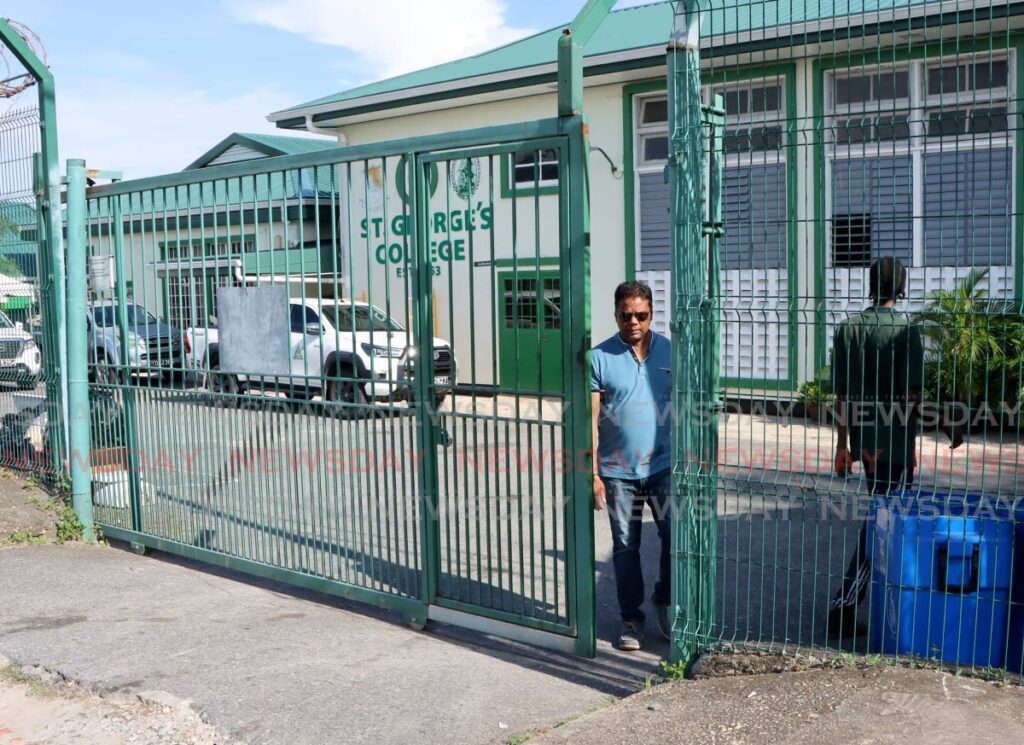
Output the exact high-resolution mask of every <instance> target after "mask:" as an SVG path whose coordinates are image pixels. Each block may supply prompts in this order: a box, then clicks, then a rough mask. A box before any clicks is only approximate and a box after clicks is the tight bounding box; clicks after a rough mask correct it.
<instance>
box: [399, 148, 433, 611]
mask: <svg viewBox="0 0 1024 745" xmlns="http://www.w3.org/2000/svg"><path fill="white" fill-rule="evenodd" d="M400 167H404V168H407V169H408V171H407V172H406V180H405V183H407V184H412V199H411V200H409V201H410V205H409V212H410V215H409V218H410V221H411V223H412V225H413V226H414V230H413V235H412V257H413V263H412V265H411V266H410V267H409V268H410V269H411V272H410V274H411V276H412V316H413V329H414V330H415V337H414V339H415V344H416V374H415V376H414V378H413V385H414V386H415V388H416V419H417V424H418V425H419V431H420V449H421V453H420V455H422V457H420V458H419V487H420V494H419V500H420V536H421V539H422V548H421V551H422V559H423V568H422V572H421V575H420V601H421V602H422V603H423V605H424V607H425V606H427V605H429V604H431V603H433V602H434V600H435V598H436V597H437V595H438V591H439V589H438V588H439V587H440V583H441V546H440V540H441V537H440V523H439V517H440V512H439V510H440V506H439V487H438V476H437V472H438V465H437V446H438V441H439V439H440V418H439V416H438V413H437V407H436V406H435V405H434V396H433V389H432V387H431V383H432V382H433V380H434V328H433V321H432V312H431V302H432V298H431V289H432V287H431V280H430V271H431V262H430V209H429V207H430V189H429V187H428V186H427V183H428V179H427V174H426V172H425V169H426V168H429V166H426V165H424V164H423V163H422V162H421V161H420V159H419V158H418V157H417V156H416V153H409V154H408V155H407V156H406V158H405V162H404V165H403V166H400ZM406 621H407V622H408V623H409V624H410V625H412V626H414V627H418V626H422V625H423V624H425V623H426V621H427V619H426V615H424V617H423V618H422V619H420V618H417V617H416V616H415V615H408V616H407V617H406Z"/></svg>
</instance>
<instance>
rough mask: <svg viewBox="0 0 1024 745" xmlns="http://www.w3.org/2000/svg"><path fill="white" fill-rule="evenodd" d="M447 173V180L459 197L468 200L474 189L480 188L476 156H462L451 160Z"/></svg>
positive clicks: (478, 166) (478, 164)
mask: <svg viewBox="0 0 1024 745" xmlns="http://www.w3.org/2000/svg"><path fill="white" fill-rule="evenodd" d="M449 168H450V175H449V178H448V180H449V182H450V183H451V186H452V191H454V192H455V193H456V194H458V195H459V197H460V198H461V199H466V200H469V199H470V198H471V197H472V196H473V195H474V194H476V190H477V189H478V188H480V160H479V159H478V158H463V159H462V160H456V161H452V163H451V165H450V166H449Z"/></svg>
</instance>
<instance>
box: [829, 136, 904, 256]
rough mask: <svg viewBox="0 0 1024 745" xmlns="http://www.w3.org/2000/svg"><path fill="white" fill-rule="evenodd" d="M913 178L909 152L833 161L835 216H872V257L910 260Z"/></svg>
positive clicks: (833, 207)
mask: <svg viewBox="0 0 1024 745" xmlns="http://www.w3.org/2000/svg"><path fill="white" fill-rule="evenodd" d="M911 180H912V173H911V161H910V156H909V155H904V156H896V157H892V156H889V157H881V158H854V159H851V160H834V161H833V162H832V217H833V218H836V217H842V216H845V215H870V218H871V258H872V259H874V258H877V257H879V256H895V257H896V258H898V259H901V260H902V261H903V262H905V263H906V264H907V265H908V266H909V265H910V263H911V258H912V256H913V252H914V220H913V194H912V189H911Z"/></svg>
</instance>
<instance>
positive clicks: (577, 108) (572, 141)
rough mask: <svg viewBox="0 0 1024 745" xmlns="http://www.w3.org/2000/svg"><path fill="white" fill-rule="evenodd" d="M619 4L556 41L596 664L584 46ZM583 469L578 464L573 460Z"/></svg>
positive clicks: (584, 643) (576, 519) (571, 489)
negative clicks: (565, 139) (565, 143)
mask: <svg viewBox="0 0 1024 745" xmlns="http://www.w3.org/2000/svg"><path fill="white" fill-rule="evenodd" d="M614 5H615V0H588V1H587V3H586V4H585V5H584V6H583V7H582V8H581V9H580V11H579V13H577V14H576V17H575V18H574V19H573V21H572V23H571V24H569V26H568V27H567V28H566V29H565V30H564V31H563V33H562V36H561V37H560V38H559V40H558V116H559V117H560V121H561V128H562V131H563V133H564V134H567V135H569V147H568V156H569V157H568V159H567V160H568V163H567V167H566V172H567V173H568V176H569V179H568V182H569V184H570V185H571V186H573V187H576V190H575V191H570V192H569V193H568V194H565V193H563V197H562V198H563V199H564V200H567V206H568V220H567V224H566V229H567V235H566V236H565V238H566V240H563V243H562V246H563V249H562V250H563V251H566V250H567V251H568V256H563V257H562V266H563V271H566V270H567V276H568V281H569V283H570V297H572V298H574V302H573V304H572V306H571V307H570V310H569V327H570V329H571V332H570V334H569V338H570V339H571V340H572V342H577V341H578V343H579V345H580V346H579V348H578V349H570V350H569V357H568V358H567V359H566V361H565V362H566V367H567V368H569V371H567V378H568V379H569V381H570V383H569V386H570V387H569V396H568V402H567V403H568V404H569V405H568V406H567V407H566V413H565V418H566V422H565V427H566V432H567V433H568V437H569V439H570V442H571V443H572V445H573V447H574V448H575V449H577V450H578V451H583V452H584V453H585V454H586V456H587V461H588V462H587V467H586V468H579V467H576V468H573V469H570V473H569V474H568V475H567V477H566V482H567V483H566V494H567V495H569V496H570V497H571V501H570V504H569V515H570V516H571V520H572V524H573V525H575V527H576V530H575V531H573V532H572V533H571V534H570V537H571V540H572V543H571V546H572V552H571V554H570V555H571V556H573V558H574V559H575V564H574V566H575V569H574V573H573V576H572V577H571V578H570V583H571V584H570V593H571V595H572V596H574V597H575V605H576V614H575V619H574V621H575V626H576V629H577V636H576V645H575V650H576V653H577V654H579V655H582V656H586V657H593V656H594V655H595V654H596V651H597V646H596V645H597V641H596V635H595V633H594V626H595V619H596V618H597V600H596V593H595V589H594V530H593V516H592V513H593V502H594V492H593V489H594V484H593V478H592V476H591V473H592V467H591V464H590V463H589V458H590V456H591V454H592V448H593V443H592V432H591V422H590V416H591V414H590V386H589V382H588V381H589V379H590V188H589V157H590V143H589V138H588V137H587V131H588V127H587V122H586V118H585V117H584V116H583V47H584V46H585V45H586V43H587V42H588V41H589V40H590V38H591V36H593V35H594V32H595V31H597V29H598V28H599V27H600V25H601V23H602V22H603V21H604V19H605V18H606V17H607V15H608V13H609V11H611V9H612V6H614ZM574 463H576V465H577V466H578V465H579V459H574Z"/></svg>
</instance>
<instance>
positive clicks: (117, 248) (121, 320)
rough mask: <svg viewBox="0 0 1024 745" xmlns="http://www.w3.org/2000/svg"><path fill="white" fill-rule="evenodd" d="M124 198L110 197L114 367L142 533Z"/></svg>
mask: <svg viewBox="0 0 1024 745" xmlns="http://www.w3.org/2000/svg"><path fill="white" fill-rule="evenodd" d="M121 199H122V195H120V194H115V195H114V196H113V197H110V205H111V209H110V212H111V217H112V221H113V226H112V228H113V232H114V272H115V275H116V276H115V281H114V286H115V288H116V289H115V290H114V302H115V309H116V315H117V335H118V337H117V338H118V342H119V344H120V350H119V351H118V355H117V364H116V365H114V369H115V371H116V372H115V375H116V380H117V383H118V386H119V387H120V388H121V398H122V401H123V404H124V422H125V424H124V430H125V440H126V441H127V445H128V498H129V500H130V505H131V521H132V523H131V524H132V530H133V531H135V532H136V533H140V532H142V502H141V491H142V490H141V486H140V484H139V436H138V425H137V423H136V418H135V391H134V390H133V389H132V376H131V366H130V365H129V363H128V350H129V349H131V344H130V343H129V336H128V283H127V280H125V276H124V265H125V262H124V218H123V216H122V214H121Z"/></svg>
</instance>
